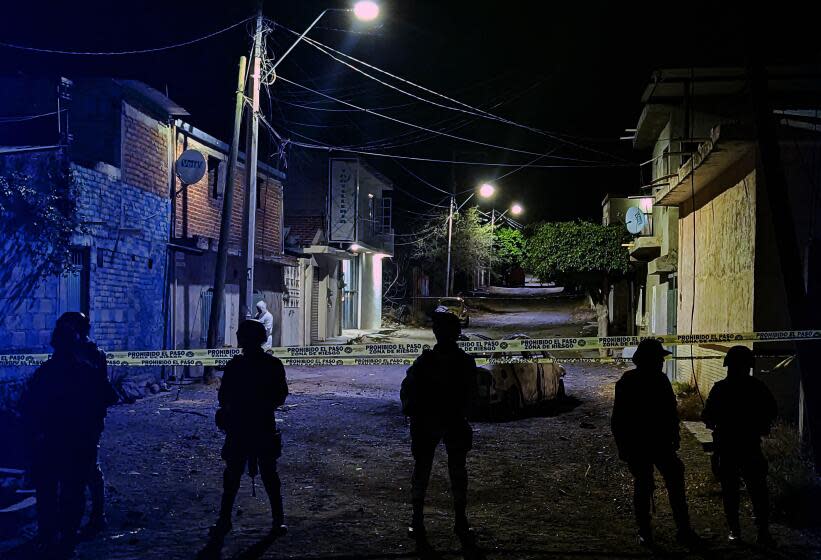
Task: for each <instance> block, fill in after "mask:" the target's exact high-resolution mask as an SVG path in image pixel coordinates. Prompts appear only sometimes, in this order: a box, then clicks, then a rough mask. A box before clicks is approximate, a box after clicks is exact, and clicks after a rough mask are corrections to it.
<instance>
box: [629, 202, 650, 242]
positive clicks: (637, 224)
mask: <svg viewBox="0 0 821 560" xmlns="http://www.w3.org/2000/svg"><path fill="white" fill-rule="evenodd" d="M624 225H626V226H627V231H629V232H630V233H632V234H633V235H637V234H639V233H641V230H643V229H644V226H646V225H647V216H645V215H644V212H642V211H641V208H639V207H638V206H631V207H630V208H628V209H627V213H626V214H625V215H624Z"/></svg>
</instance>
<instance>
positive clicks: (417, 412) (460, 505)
mask: <svg viewBox="0 0 821 560" xmlns="http://www.w3.org/2000/svg"><path fill="white" fill-rule="evenodd" d="M432 317H433V334H434V335H435V337H436V346H434V348H433V349H432V350H425V351H424V352H423V353H422V355H421V356H419V357H418V358H417V359H416V361H415V362H414V363H413V365H412V366H411V367H410V368H409V369H408V371H407V375H406V376H405V379H404V380H403V381H402V388H401V392H400V397H401V400H402V411H403V413H404V414H405V415H406V416H409V417H410V432H411V452H412V454H413V458H414V460H415V464H414V467H413V475H412V479H411V500H412V505H413V517H412V519H411V524H410V527H409V528H408V534H409V536H410V537H411V538H413V539H414V540H416V542H417V545H418V546H420V547H425V546H427V539H426V532H425V524H424V504H425V493H426V491H427V487H428V482H429V480H430V474H431V468H432V465H433V456H434V453H435V451H436V447H437V446H438V445H439V442H440V441H444V442H445V449H446V450H447V453H448V473H449V475H450V483H451V492H452V494H453V507H454V510H455V523H454V532H455V533H456V535H457V536H458V537H459V539H460V540H461V541H462V543H463V544H464V545H466V546H468V545H472V544H473V533H472V529H471V527H470V524H469V523H468V519H467V515H466V508H467V484H468V477H467V469H466V467H465V462H466V459H467V453H468V451H470V449H471V447H472V444H473V430H472V429H471V427H470V424H469V423H468V421H467V411H468V408H469V406H470V404H471V397H472V395H473V391H474V390H475V387H476V362H475V360H474V359H473V358H472V357H471V356H469V355H468V354H466V353H465V352H464V351H463V350H462V349H461V348H459V346H457V344H456V342H457V340H458V338H459V335H460V334H461V327H460V325H459V319H458V317H456V315H454V314H453V313H450V312H449V311H448V310H447V308H445V307H442V306H440V307H438V308H437V309H436V310H435V311H434V313H433V316H432Z"/></svg>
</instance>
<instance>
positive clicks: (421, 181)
mask: <svg viewBox="0 0 821 560" xmlns="http://www.w3.org/2000/svg"><path fill="white" fill-rule="evenodd" d="M392 161H393V162H394V163H395V164H396V165H398V166H399V167H401V168H402V169H403V170H405V172H406V173H408V174H409V175H410V176H411V177H413V178H414V179H416V180H417V181H419V182H420V183H422V184H423V185H427V186H429V187H430V188H432V189H434V190H436V191H439V192H441V193H445V194H446V195H448V196H450V195H451V193H449V192H448V191H446V190H445V189H442V188H439V187H437V186H436V185H433V184H431V183H429V182H428V181H425V180H424V179H423V178H422V177H420V176H419V175H417V174H416V173H414V172H413V171H411V170H410V169H408V168H407V167H405V166H404V165H402V164H401V163H399V160H395V159H394V160H392Z"/></svg>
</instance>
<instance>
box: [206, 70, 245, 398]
mask: <svg viewBox="0 0 821 560" xmlns="http://www.w3.org/2000/svg"><path fill="white" fill-rule="evenodd" d="M247 63H248V60H247V59H246V57H244V56H241V57H240V59H239V77H238V78H237V93H236V103H235V104H234V134H233V136H232V137H231V151H230V154H229V156H228V173H227V174H226V177H225V192H224V193H223V195H222V216H221V219H220V237H219V244H218V245H217V264H216V267H215V269H214V293H213V296H212V297H211V316H210V317H209V319H208V339H207V340H208V342H207V345H208V348H214V347H215V346H216V345H217V330H218V329H219V322H220V316H221V315H222V310H223V309H222V308H223V307H224V302H225V271H226V269H227V268H228V238H229V237H230V233H231V212H232V211H233V208H234V177H235V176H236V173H237V156H238V153H239V131H240V126H241V125H242V107H243V104H244V102H245V68H246V66H247ZM213 375H214V373H213V369H212V368H205V382H206V383H208V382H210V381H211V380H212V379H213Z"/></svg>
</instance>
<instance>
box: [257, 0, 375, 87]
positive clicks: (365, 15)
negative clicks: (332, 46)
mask: <svg viewBox="0 0 821 560" xmlns="http://www.w3.org/2000/svg"><path fill="white" fill-rule="evenodd" d="M328 12H353V14H354V16H356V18H357V19H358V20H360V21H373V20H375V19H376V18H377V17H378V16H379V4H377V3H376V2H373V1H372V0H360V1H359V2H357V3H356V4H354V6H353V8H327V9H325V10H322V12H321V13H320V14H319V15H318V16H316V19H315V20H314V21H313V22H311V25H309V26H308V27H307V29H305V31H303V32H302V34H301V35H300V36H299V37H297V38H296V41H294V42H293V44H292V45H291V46H290V47H288V50H286V51H285V52H284V53H283V54H282V55H281V56H280V57H279V59H277V61H276V62H274V65H273V66H272V67H271V69H270V71H271V72H273V71H274V70H276V68H277V66H279V65H280V64H281V63H282V61H283V60H285V57H286V56H288V55H289V54H290V52H291V51H292V50H294V47H296V46H297V45H298V44H299V43H300V42H301V41H302V39H304V38H305V36H306V35H307V34H308V32H309V31H310V30H311V29H313V28H314V26H315V25H316V24H317V23H319V20H321V19H322V17H323V16H324V15H325V14H327V13H328Z"/></svg>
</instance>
